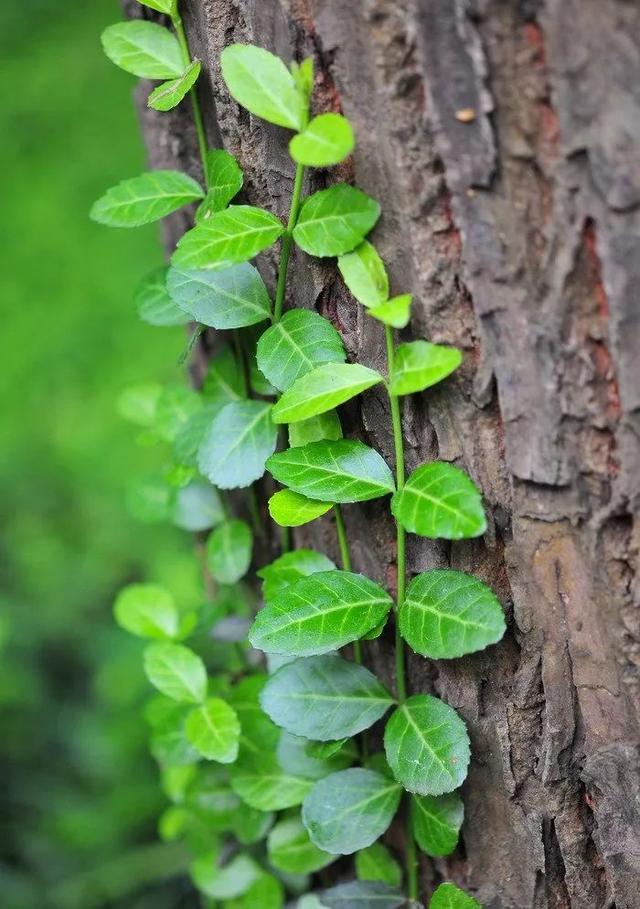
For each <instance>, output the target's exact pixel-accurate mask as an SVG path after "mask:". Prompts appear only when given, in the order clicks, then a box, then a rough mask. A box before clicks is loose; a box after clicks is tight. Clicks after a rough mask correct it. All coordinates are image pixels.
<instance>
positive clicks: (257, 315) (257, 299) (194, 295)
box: [167, 262, 271, 329]
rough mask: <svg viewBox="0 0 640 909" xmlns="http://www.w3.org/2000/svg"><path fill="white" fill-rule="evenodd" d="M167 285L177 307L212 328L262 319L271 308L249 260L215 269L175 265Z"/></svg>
mask: <svg viewBox="0 0 640 909" xmlns="http://www.w3.org/2000/svg"><path fill="white" fill-rule="evenodd" d="M167 289H168V291H169V294H170V295H171V298H172V300H173V301H174V302H175V303H176V305H177V306H179V307H180V309H182V310H184V311H185V312H187V313H188V314H189V315H190V316H191V318H192V319H193V320H194V321H196V322H200V323H201V324H202V325H210V326H211V327H212V328H219V329H230V328H245V327H246V326H247V325H255V324H256V323H257V322H264V320H265V319H268V318H269V315H270V312H271V302H270V300H269V294H268V293H267V288H266V287H265V285H264V281H263V280H262V278H261V277H260V273H259V272H258V270H257V268H254V267H253V265H250V264H249V263H248V262H242V263H240V264H238V265H231V266H229V267H227V268H222V269H218V270H215V271H212V270H210V269H193V268H178V267H175V266H174V267H173V268H170V269H169V273H168V275H167Z"/></svg>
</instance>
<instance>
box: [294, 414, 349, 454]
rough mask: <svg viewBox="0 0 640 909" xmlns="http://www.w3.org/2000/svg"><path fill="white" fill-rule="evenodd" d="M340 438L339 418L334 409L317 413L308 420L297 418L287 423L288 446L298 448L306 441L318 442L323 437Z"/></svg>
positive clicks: (334, 439) (333, 439)
mask: <svg viewBox="0 0 640 909" xmlns="http://www.w3.org/2000/svg"><path fill="white" fill-rule="evenodd" d="M341 438H342V426H341V425H340V418H339V417H338V414H337V413H336V412H335V410H329V411H327V413H319V414H318V415H317V416H315V417H309V419H308V420H299V421H298V422H297V423H290V424H289V446H290V447H291V448H299V447H300V446H301V445H306V444H307V443H308V442H320V441H322V440H323V439H328V440H332V441H334V442H335V441H336V440H337V439H341Z"/></svg>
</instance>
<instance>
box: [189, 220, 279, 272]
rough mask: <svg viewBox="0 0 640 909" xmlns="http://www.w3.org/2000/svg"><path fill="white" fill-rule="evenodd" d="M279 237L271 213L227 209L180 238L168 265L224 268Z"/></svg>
mask: <svg viewBox="0 0 640 909" xmlns="http://www.w3.org/2000/svg"><path fill="white" fill-rule="evenodd" d="M282 233H284V227H283V226H282V223H281V222H280V221H279V220H278V219H277V218H276V216H275V215H272V214H271V212H268V211H264V209H262V208H254V207H253V206H252V205H230V206H229V208H225V209H224V210H223V211H217V212H214V213H213V214H212V215H211V216H210V217H209V218H206V219H205V220H203V221H201V222H200V223H199V224H197V225H196V226H195V227H193V228H192V229H191V230H188V231H187V232H186V234H183V236H182V237H181V239H180V240H179V241H178V246H177V249H176V251H175V252H174V254H173V257H172V259H171V262H172V264H173V265H177V266H180V267H181V268H183V269H193V268H226V267H228V266H229V265H232V264H234V263H236V262H247V261H248V260H249V259H252V258H253V257H254V256H257V255H258V253H260V252H262V251H263V250H264V249H266V248H267V247H268V246H271V245H272V244H273V243H275V241H276V240H277V239H278V237H279V236H280V235H281V234H282Z"/></svg>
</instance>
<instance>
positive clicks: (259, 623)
mask: <svg viewBox="0 0 640 909" xmlns="http://www.w3.org/2000/svg"><path fill="white" fill-rule="evenodd" d="M391 605H392V602H391V598H390V596H389V594H388V593H387V592H386V591H385V590H383V589H382V587H380V586H379V585H378V584H375V583H374V582H373V581H371V580H370V579H369V578H366V577H364V575H361V574H353V573H352V572H350V571H326V572H319V573H318V574H314V575H312V576H311V577H309V578H303V579H302V580H300V581H297V582H296V583H295V584H293V585H292V586H291V587H288V588H287V589H286V590H285V591H284V592H283V593H282V594H280V595H279V596H278V597H277V600H276V602H275V603H273V605H271V606H265V608H264V609H262V610H260V612H259V613H258V615H257V616H256V620H255V622H254V623H253V627H252V629H251V632H250V634H249V640H250V641H251V643H252V645H253V646H254V647H257V648H258V649H259V650H265V651H267V652H268V653H287V654H291V655H295V656H313V655H315V654H321V653H329V652H330V651H331V650H338V649H339V648H340V647H344V645H345V644H349V643H350V642H351V641H355V640H357V639H358V638H360V637H361V636H362V635H363V634H366V632H367V631H369V630H370V629H371V628H373V627H374V626H375V625H377V624H378V622H380V621H381V620H382V619H383V618H384V616H385V615H387V613H388V612H389V610H390V608H391Z"/></svg>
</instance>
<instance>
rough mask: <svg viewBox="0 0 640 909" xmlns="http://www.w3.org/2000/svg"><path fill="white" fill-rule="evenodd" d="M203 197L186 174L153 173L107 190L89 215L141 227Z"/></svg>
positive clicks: (110, 224) (116, 224) (102, 221)
mask: <svg viewBox="0 0 640 909" xmlns="http://www.w3.org/2000/svg"><path fill="white" fill-rule="evenodd" d="M149 24H151V23H149ZM203 195H204V193H203V192H202V188H201V186H200V185H199V184H198V183H196V181H195V180H193V179H192V178H191V177H189V176H187V174H183V173H181V172H180V171H178V170H150V171H147V172H146V173H144V174H140V176H139V177H132V178H131V179H129V180H122V182H120V183H118V184H117V186H112V187H111V189H108V190H107V191H106V193H105V194H104V196H102V197H101V198H100V199H98V200H97V202H94V203H93V206H92V207H91V212H90V216H91V218H92V219H93V220H94V221H97V222H98V224H106V225H107V226H108V227H139V226H140V225H141V224H150V223H151V222H152V221H158V220H159V219H160V218H164V217H165V215H169V214H171V212H172V211H176V210H177V209H179V208H182V206H183V205H188V204H189V203H190V202H195V201H197V200H198V199H201V198H202V196H203Z"/></svg>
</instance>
